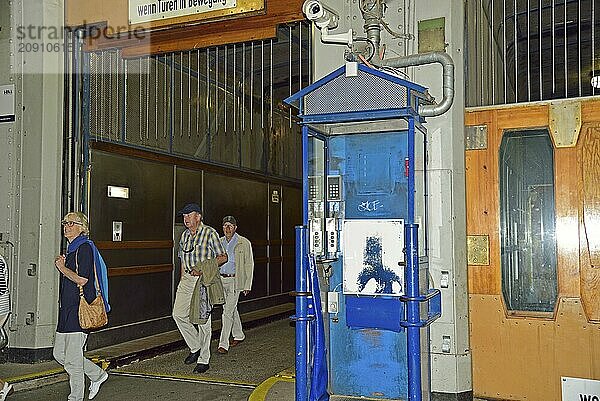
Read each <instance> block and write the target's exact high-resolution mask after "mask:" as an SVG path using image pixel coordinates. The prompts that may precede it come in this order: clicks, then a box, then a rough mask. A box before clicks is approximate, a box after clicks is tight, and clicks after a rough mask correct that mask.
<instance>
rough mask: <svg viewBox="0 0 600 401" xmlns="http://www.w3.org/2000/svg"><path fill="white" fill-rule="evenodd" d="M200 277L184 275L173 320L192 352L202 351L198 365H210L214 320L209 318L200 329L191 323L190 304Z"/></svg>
mask: <svg viewBox="0 0 600 401" xmlns="http://www.w3.org/2000/svg"><path fill="white" fill-rule="evenodd" d="M196 281H198V277H195V276H192V275H190V274H187V273H184V274H183V276H182V277H181V281H180V282H179V285H178V286H177V292H176V293H175V304H174V305H173V320H175V323H176V324H177V328H178V329H179V331H180V332H181V335H182V336H183V339H184V340H185V343H186V344H187V346H188V347H189V348H190V352H196V351H198V350H200V355H199V356H198V362H197V363H204V364H208V361H209V360H210V337H211V335H212V319H211V317H210V316H209V318H208V321H207V322H206V323H205V324H199V325H198V328H196V326H194V325H193V324H192V323H191V322H190V302H191V301H192V294H193V293H194V287H195V286H196Z"/></svg>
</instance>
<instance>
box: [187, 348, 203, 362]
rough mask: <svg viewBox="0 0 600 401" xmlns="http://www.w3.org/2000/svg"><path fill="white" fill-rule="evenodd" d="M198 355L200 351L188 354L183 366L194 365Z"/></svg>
mask: <svg viewBox="0 0 600 401" xmlns="http://www.w3.org/2000/svg"><path fill="white" fill-rule="evenodd" d="M199 355H200V350H198V351H196V352H190V354H189V355H188V356H187V357H186V358H185V361H184V362H185V364H186V365H191V364H192V363H196V361H197V360H198V356H199Z"/></svg>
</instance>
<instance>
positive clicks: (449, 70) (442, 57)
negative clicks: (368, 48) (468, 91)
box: [373, 50, 454, 117]
mask: <svg viewBox="0 0 600 401" xmlns="http://www.w3.org/2000/svg"><path fill="white" fill-rule="evenodd" d="M376 54H379V50H377V51H376ZM373 60H374V62H373V64H375V65H379V66H387V67H394V68H404V67H411V66H417V65H424V64H432V63H439V64H441V65H442V68H443V74H444V77H443V97H442V100H441V101H440V102H439V103H434V104H427V105H420V106H419V114H420V115H421V116H423V117H435V116H439V115H442V114H444V113H445V112H447V111H448V110H449V109H450V106H452V102H453V101H454V61H453V60H452V57H450V55H449V54H448V53H446V52H430V53H423V54H411V55H409V56H405V57H397V58H392V59H388V60H376V57H374V58H373Z"/></svg>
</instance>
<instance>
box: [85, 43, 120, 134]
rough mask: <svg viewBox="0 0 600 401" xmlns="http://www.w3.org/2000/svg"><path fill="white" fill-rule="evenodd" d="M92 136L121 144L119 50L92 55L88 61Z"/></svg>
mask: <svg viewBox="0 0 600 401" xmlns="http://www.w3.org/2000/svg"><path fill="white" fill-rule="evenodd" d="M89 65H90V67H89V68H90V76H89V85H90V91H91V93H92V97H91V101H90V134H92V135H94V136H97V137H99V138H101V139H108V140H118V139H119V137H120V132H121V129H120V127H121V119H120V116H121V113H120V110H121V107H122V106H121V104H120V99H121V97H120V91H122V79H123V66H122V65H123V60H122V58H121V56H120V54H119V52H118V51H116V50H110V51H105V52H98V53H91V54H90V57H89Z"/></svg>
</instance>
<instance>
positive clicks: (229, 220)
mask: <svg viewBox="0 0 600 401" xmlns="http://www.w3.org/2000/svg"><path fill="white" fill-rule="evenodd" d="M236 230H237V221H236V220H235V217H233V216H225V217H223V233H224V234H225V236H223V237H221V243H222V245H223V247H224V248H225V249H226V250H227V262H226V263H224V264H223V265H221V268H220V273H221V281H222V282H223V291H224V292H225V304H224V305H223V317H222V318H221V322H222V323H223V325H222V329H221V338H220V339H219V348H217V352H218V353H219V354H226V353H227V352H229V347H235V346H236V345H238V344H239V343H241V342H242V341H244V339H245V338H246V336H245V335H244V332H243V331H242V321H241V320H240V314H239V312H238V309H237V304H238V299H239V297H240V293H243V294H244V295H248V293H249V292H250V290H251V288H252V278H253V276H254V257H253V255H252V245H251V244H250V241H248V239H247V238H246V237H243V236H241V235H239V234H238V233H236ZM231 335H233V339H231V341H230V339H229V337H230V336H231Z"/></svg>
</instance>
